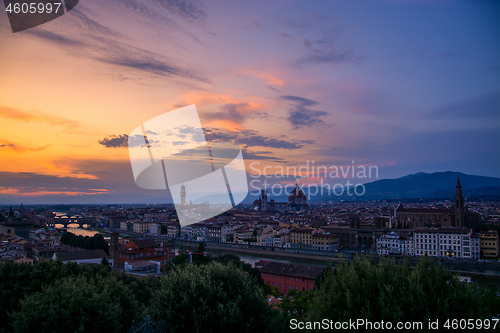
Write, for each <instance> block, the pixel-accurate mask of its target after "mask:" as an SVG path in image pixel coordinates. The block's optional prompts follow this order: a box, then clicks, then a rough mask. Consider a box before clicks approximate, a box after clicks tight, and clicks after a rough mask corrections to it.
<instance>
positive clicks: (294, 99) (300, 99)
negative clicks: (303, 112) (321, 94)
mask: <svg viewBox="0 0 500 333" xmlns="http://www.w3.org/2000/svg"><path fill="white" fill-rule="evenodd" d="M281 98H282V99H284V100H287V101H292V102H297V103H299V104H300V105H302V106H313V105H317V104H318V102H316V101H313V100H311V99H308V98H304V97H299V96H281Z"/></svg>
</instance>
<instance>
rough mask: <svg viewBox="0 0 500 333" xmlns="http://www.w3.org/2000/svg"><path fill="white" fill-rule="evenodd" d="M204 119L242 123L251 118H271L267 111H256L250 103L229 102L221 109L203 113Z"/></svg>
mask: <svg viewBox="0 0 500 333" xmlns="http://www.w3.org/2000/svg"><path fill="white" fill-rule="evenodd" d="M202 117H203V119H204V120H207V121H213V120H229V121H231V122H234V123H237V124H242V123H244V122H245V121H246V120H249V119H266V120H268V119H269V114H268V113H267V112H262V111H255V110H254V109H252V107H251V106H250V104H248V103H228V104H225V105H223V106H222V107H221V111H218V112H207V113H203V114H202Z"/></svg>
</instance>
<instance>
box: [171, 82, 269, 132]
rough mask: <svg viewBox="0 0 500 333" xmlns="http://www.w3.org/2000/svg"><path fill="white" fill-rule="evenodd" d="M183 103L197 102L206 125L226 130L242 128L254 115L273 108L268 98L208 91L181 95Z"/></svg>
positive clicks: (177, 104) (262, 113)
mask: <svg viewBox="0 0 500 333" xmlns="http://www.w3.org/2000/svg"><path fill="white" fill-rule="evenodd" d="M181 99H182V100H183V103H176V107H178V106H179V105H191V104H196V107H197V108H198V111H200V117H201V118H202V120H204V125H205V126H215V127H218V128H223V129H226V130H231V131H235V130H241V129H244V128H245V127H244V126H243V123H244V122H245V121H246V120H248V119H249V118H252V117H254V116H259V112H260V115H264V114H266V113H265V112H264V110H269V109H271V108H272V105H271V104H270V102H269V101H268V100H266V99H263V98H260V97H255V96H247V97H243V98H235V97H233V96H232V95H230V94H215V93H211V92H207V91H190V92H187V93H184V94H183V95H181Z"/></svg>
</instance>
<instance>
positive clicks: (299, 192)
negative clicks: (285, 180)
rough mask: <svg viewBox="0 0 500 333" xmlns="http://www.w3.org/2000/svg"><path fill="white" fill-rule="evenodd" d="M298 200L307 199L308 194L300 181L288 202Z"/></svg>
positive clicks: (289, 196)
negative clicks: (301, 186)
mask: <svg viewBox="0 0 500 333" xmlns="http://www.w3.org/2000/svg"><path fill="white" fill-rule="evenodd" d="M297 200H306V194H305V193H304V191H302V189H301V188H300V187H299V183H298V182H297V184H296V186H295V188H294V189H293V190H292V192H290V194H289V195H288V202H295V201H297Z"/></svg>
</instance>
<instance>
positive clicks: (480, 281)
mask: <svg viewBox="0 0 500 333" xmlns="http://www.w3.org/2000/svg"><path fill="white" fill-rule="evenodd" d="M176 252H177V249H176ZM208 252H209V253H211V254H212V255H213V256H219V255H222V254H226V253H232V254H235V255H237V256H238V257H240V259H241V260H243V261H244V262H246V263H249V264H251V265H252V266H255V263H256V262H257V261H259V260H271V261H277V262H284V263H289V264H298V265H308V266H320V267H326V263H325V262H324V261H315V260H312V261H311V260H305V259H296V258H289V259H286V260H285V259H280V258H278V259H276V258H274V257H272V255H270V256H265V255H256V256H253V255H249V254H246V253H233V252H231V251H224V250H212V249H210V250H208ZM461 276H470V277H471V279H472V281H473V282H475V283H476V284H477V285H478V287H479V288H486V287H487V286H488V285H489V284H491V283H493V284H495V285H496V286H497V287H498V288H500V276H496V277H495V276H485V275H481V274H474V273H463V274H461Z"/></svg>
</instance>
